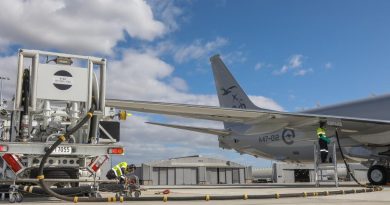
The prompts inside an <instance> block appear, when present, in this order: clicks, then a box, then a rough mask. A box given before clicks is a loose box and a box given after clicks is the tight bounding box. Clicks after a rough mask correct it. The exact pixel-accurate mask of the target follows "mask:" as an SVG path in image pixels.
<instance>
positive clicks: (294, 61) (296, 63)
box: [273, 54, 314, 76]
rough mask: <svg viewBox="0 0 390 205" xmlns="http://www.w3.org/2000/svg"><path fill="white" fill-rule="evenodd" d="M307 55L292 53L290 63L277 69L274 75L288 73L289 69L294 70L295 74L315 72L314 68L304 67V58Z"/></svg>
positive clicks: (301, 74) (302, 74)
mask: <svg viewBox="0 0 390 205" xmlns="http://www.w3.org/2000/svg"><path fill="white" fill-rule="evenodd" d="M304 58H305V56H303V55H301V54H295V55H292V56H291V57H290V58H289V59H288V63H287V64H285V65H283V66H282V68H281V69H279V70H275V71H274V72H273V74H274V75H283V74H286V73H288V72H289V71H292V70H294V76H304V75H306V74H308V73H311V72H314V70H313V69H312V68H309V69H305V68H303V60H304Z"/></svg>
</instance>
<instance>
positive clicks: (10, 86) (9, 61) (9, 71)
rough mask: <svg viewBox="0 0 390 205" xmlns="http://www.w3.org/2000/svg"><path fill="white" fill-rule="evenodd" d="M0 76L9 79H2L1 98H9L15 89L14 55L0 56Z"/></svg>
mask: <svg viewBox="0 0 390 205" xmlns="http://www.w3.org/2000/svg"><path fill="white" fill-rule="evenodd" d="M0 68H1V70H0V76H2V77H8V78H9V79H10V80H3V98H4V99H6V100H10V99H11V98H12V95H13V94H14V92H15V90H16V87H15V86H16V74H17V68H18V67H17V59H16V55H15V56H6V57H1V58H0Z"/></svg>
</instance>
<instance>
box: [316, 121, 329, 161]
mask: <svg viewBox="0 0 390 205" xmlns="http://www.w3.org/2000/svg"><path fill="white" fill-rule="evenodd" d="M317 136H318V144H319V145H320V152H321V162H322V163H325V162H326V159H327V157H328V152H329V151H328V144H329V143H330V139H329V138H328V137H326V131H325V128H324V125H323V124H322V123H321V125H320V127H319V128H318V129H317Z"/></svg>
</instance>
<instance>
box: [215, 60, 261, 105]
mask: <svg viewBox="0 0 390 205" xmlns="http://www.w3.org/2000/svg"><path fill="white" fill-rule="evenodd" d="M210 61H211V67H212V69H213V73H214V80H215V86H216V89H217V94H218V100H219V104H220V106H221V107H227V108H241V109H255V110H258V109H261V108H259V107H257V106H256V105H254V104H253V102H252V101H251V100H250V99H249V97H248V96H247V95H246V94H245V92H244V90H243V89H242V88H241V86H240V85H239V84H238V82H237V81H236V79H234V77H233V75H232V74H231V73H230V71H229V70H228V69H227V67H226V65H225V64H224V63H223V61H222V60H221V58H220V56H219V55H214V56H212V57H211V58H210Z"/></svg>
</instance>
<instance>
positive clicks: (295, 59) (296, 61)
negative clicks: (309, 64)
mask: <svg viewBox="0 0 390 205" xmlns="http://www.w3.org/2000/svg"><path fill="white" fill-rule="evenodd" d="M302 58H303V55H300V54H297V55H293V56H291V57H290V61H289V63H288V64H289V67H291V68H299V67H301V66H302Z"/></svg>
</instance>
